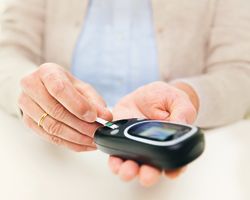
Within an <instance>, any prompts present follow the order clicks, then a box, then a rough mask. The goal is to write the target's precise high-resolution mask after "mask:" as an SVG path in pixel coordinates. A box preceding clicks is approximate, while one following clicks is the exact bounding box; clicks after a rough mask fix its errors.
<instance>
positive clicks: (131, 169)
mask: <svg viewBox="0 0 250 200" xmlns="http://www.w3.org/2000/svg"><path fill="white" fill-rule="evenodd" d="M138 173H139V165H138V164H137V163H136V162H135V161H132V160H126V161H125V162H123V163H122V164H121V166H120V169H119V172H118V174H119V177H120V178H121V179H122V180H123V181H130V180H132V179H134V178H135V177H136V176H137V175H138Z"/></svg>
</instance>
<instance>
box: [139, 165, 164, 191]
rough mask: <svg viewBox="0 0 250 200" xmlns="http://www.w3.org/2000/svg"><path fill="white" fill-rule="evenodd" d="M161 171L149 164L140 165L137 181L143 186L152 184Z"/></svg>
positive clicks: (157, 178)
mask: <svg viewBox="0 0 250 200" xmlns="http://www.w3.org/2000/svg"><path fill="white" fill-rule="evenodd" d="M160 175H161V171H160V170H159V169H157V168H154V167H151V166H149V165H142V166H141V168H140V172H139V182H140V184H141V185H142V186H144V187H150V186H152V185H154V184H155V183H156V182H157V181H158V180H159V178H160Z"/></svg>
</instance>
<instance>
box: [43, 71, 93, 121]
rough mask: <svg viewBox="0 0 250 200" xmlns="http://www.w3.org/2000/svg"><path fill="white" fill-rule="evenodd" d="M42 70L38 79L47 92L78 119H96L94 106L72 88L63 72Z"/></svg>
mask: <svg viewBox="0 0 250 200" xmlns="http://www.w3.org/2000/svg"><path fill="white" fill-rule="evenodd" d="M43 69H44V70H43ZM43 69H42V70H41V73H40V78H41V81H42V82H43V84H44V85H45V87H46V89H47V90H48V92H49V93H50V94H51V95H52V96H53V97H54V98H55V99H57V100H58V101H59V102H60V103H61V104H62V105H63V106H64V107H65V108H66V109H67V110H69V111H70V112H71V113H73V114H74V115H76V116H78V117H79V118H80V119H83V120H85V121H87V122H94V121H95V119H96V117H97V113H96V110H95V108H94V106H93V105H92V104H91V102H90V101H89V100H88V99H86V97H84V96H83V95H81V94H80V93H79V92H78V91H77V90H76V89H75V88H74V86H73V84H72V83H71V82H70V80H69V79H68V77H67V75H66V74H65V72H64V71H62V70H59V69H58V68H55V67H53V68H51V69H49V70H48V68H46V67H45V68H43Z"/></svg>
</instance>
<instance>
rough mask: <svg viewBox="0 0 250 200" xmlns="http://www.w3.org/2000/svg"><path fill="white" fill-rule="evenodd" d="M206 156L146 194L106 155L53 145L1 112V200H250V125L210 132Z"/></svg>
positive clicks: (207, 138)
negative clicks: (114, 168) (111, 167)
mask: <svg viewBox="0 0 250 200" xmlns="http://www.w3.org/2000/svg"><path fill="white" fill-rule="evenodd" d="M206 142H207V145H206V150H205V153H204V154H203V155H202V157H200V158H199V159H198V160H196V161H195V162H193V163H192V164H191V165H189V167H188V170H187V172H186V173H185V174H183V175H182V176H181V177H180V178H178V179H177V180H174V181H173V180H170V179H166V178H162V180H161V182H160V183H159V184H157V185H156V186H154V187H152V188H149V189H146V188H142V187H141V186H140V185H139V184H138V182H137V181H133V182H131V183H123V182H122V181H120V180H119V178H118V177H116V176H114V175H112V173H111V172H110V171H109V169H108V166H107V155H105V154H104V153H102V152H99V151H96V152H93V153H74V152H70V151H68V150H65V149H63V148H60V147H57V146H54V145H50V144H48V143H47V142H45V141H43V140H42V139H41V138H40V137H38V136H37V135H36V134H33V133H31V132H30V131H29V130H28V129H26V128H25V127H24V125H23V124H22V123H21V122H20V121H18V120H17V119H14V118H12V117H10V116H8V115H7V114H5V113H3V112H2V111H1V112H0V158H1V161H0V199H1V200H13V199H15V200H33V199H34V200H47V199H48V200H50V199H51V200H57V199H58V200H69V199H70V200H71V199H74V200H78V199H79V200H80V199H84V200H85V199H86V200H96V199H103V200H130V199H136V200H148V199H150V200H151V199H157V200H158V199H159V200H161V199H164V200H165V199H167V200H189V199H190V200H212V199H213V200H217V199H218V200H222V199H226V200H249V199H250V156H249V152H250V121H249V120H248V121H247V120H245V121H240V122H238V123H235V124H232V125H229V126H227V127H222V128H218V129H215V130H210V131H207V132H206Z"/></svg>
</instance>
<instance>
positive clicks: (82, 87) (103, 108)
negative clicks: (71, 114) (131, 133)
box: [70, 75, 113, 121]
mask: <svg viewBox="0 0 250 200" xmlns="http://www.w3.org/2000/svg"><path fill="white" fill-rule="evenodd" d="M70 76H71V75H70ZM74 87H75V88H76V89H77V90H78V91H79V92H80V93H81V94H82V95H83V96H85V97H86V98H87V99H88V100H90V101H91V102H92V103H93V105H94V106H95V108H96V110H97V116H98V117H101V118H103V119H105V120H107V121H112V118H113V117H112V114H111V112H110V110H109V109H108V108H107V105H106V103H105V101H104V100H103V98H102V97H101V96H100V95H99V94H98V93H97V92H96V90H95V89H94V88H93V87H92V86H90V85H89V84H86V83H83V82H82V81H80V80H77V79H76V80H75V84H74ZM86 91H88V92H86Z"/></svg>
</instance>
